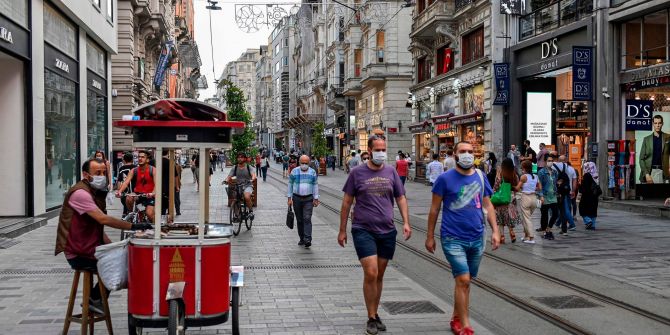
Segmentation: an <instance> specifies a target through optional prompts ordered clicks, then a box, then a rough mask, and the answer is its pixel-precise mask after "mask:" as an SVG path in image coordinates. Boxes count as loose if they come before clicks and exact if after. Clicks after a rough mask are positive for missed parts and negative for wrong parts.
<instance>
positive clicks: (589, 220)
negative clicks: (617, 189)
mask: <svg viewBox="0 0 670 335" xmlns="http://www.w3.org/2000/svg"><path fill="white" fill-rule="evenodd" d="M588 163H591V164H593V165H595V164H594V163H593V162H587V165H588ZM589 168H591V167H590V166H589V167H587V166H586V165H585V166H584V176H583V177H582V183H581V184H580V185H579V193H581V194H582V196H581V199H580V201H579V215H581V216H582V219H583V220H584V224H585V225H586V229H587V230H596V217H597V216H598V198H599V197H600V194H602V190H601V189H600V186H599V185H598V182H597V181H596V180H595V178H594V177H593V176H592V175H591V172H589Z"/></svg>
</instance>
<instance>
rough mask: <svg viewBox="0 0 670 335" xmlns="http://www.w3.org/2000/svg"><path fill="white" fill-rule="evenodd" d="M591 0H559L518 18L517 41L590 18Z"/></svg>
mask: <svg viewBox="0 0 670 335" xmlns="http://www.w3.org/2000/svg"><path fill="white" fill-rule="evenodd" d="M592 11H593V1H592V0H561V1H557V2H554V3H551V4H549V5H546V6H544V7H540V8H538V9H536V10H535V11H533V12H532V13H530V14H526V15H523V16H521V17H519V40H525V39H528V38H531V37H533V36H537V35H540V34H542V33H546V32H548V31H552V30H554V29H557V28H558V27H562V26H566V25H568V24H570V23H573V22H577V21H580V20H582V19H584V18H587V17H589V16H591V12H592Z"/></svg>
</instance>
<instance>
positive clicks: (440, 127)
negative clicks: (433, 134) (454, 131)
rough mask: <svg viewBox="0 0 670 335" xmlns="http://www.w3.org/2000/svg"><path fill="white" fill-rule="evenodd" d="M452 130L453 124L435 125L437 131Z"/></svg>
mask: <svg viewBox="0 0 670 335" xmlns="http://www.w3.org/2000/svg"><path fill="white" fill-rule="evenodd" d="M449 130H451V125H450V124H449V123H441V124H436V125H435V131H437V132H447V131H449Z"/></svg>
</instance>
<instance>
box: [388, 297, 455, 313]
mask: <svg viewBox="0 0 670 335" xmlns="http://www.w3.org/2000/svg"><path fill="white" fill-rule="evenodd" d="M382 307H384V309H385V310H386V311H387V312H388V313H389V314H391V315H396V314H425V313H439V314H444V311H443V310H441V309H440V308H439V307H437V306H435V304H433V303H432V302H430V301H427V300H421V301H386V302H382Z"/></svg>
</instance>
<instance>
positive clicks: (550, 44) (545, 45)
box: [542, 37, 558, 59]
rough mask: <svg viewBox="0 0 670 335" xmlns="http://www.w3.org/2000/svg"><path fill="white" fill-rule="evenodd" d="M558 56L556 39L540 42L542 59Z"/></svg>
mask: <svg viewBox="0 0 670 335" xmlns="http://www.w3.org/2000/svg"><path fill="white" fill-rule="evenodd" d="M556 55H558V38H557V37H555V38H552V39H550V40H549V41H545V42H542V59H545V58H548V57H554V56H556Z"/></svg>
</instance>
